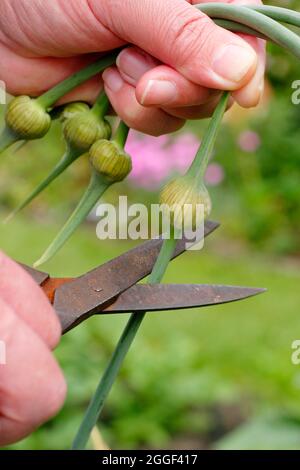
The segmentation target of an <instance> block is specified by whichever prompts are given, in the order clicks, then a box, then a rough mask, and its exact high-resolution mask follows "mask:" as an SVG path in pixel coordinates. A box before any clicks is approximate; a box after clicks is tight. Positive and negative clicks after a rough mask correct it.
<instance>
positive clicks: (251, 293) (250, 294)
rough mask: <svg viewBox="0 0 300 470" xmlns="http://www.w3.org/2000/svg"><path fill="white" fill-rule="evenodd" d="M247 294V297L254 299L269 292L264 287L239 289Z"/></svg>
mask: <svg viewBox="0 0 300 470" xmlns="http://www.w3.org/2000/svg"><path fill="white" fill-rule="evenodd" d="M240 289H242V290H243V291H244V293H245V297H253V296H254V295H259V294H263V293H264V292H266V291H267V289H265V288H264V287H239V290H240Z"/></svg>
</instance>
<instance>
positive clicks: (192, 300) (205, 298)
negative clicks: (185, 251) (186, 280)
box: [96, 284, 266, 314]
mask: <svg viewBox="0 0 300 470" xmlns="http://www.w3.org/2000/svg"><path fill="white" fill-rule="evenodd" d="M265 291H266V289H260V288H254V287H238V286H224V285H211V284H152V285H151V284H137V285H134V286H132V287H131V288H130V289H128V290H126V291H125V292H123V293H122V294H120V295H119V297H118V298H117V299H116V300H115V302H114V303H112V304H111V305H109V306H108V307H107V308H105V309H104V310H102V311H99V312H96V313H99V314H105V313H128V312H132V311H134V312H144V311H147V312H154V311H163V310H178V309H185V308H196V307H206V306H209V305H219V304H224V303H228V302H234V301H237V300H243V299H246V298H248V297H253V296H254V295H258V294H261V293H263V292H265Z"/></svg>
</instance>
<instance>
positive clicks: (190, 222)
mask: <svg viewBox="0 0 300 470" xmlns="http://www.w3.org/2000/svg"><path fill="white" fill-rule="evenodd" d="M160 203H161V204H165V205H166V206H168V210H169V211H170V219H171V223H172V225H173V226H174V227H175V228H178V229H181V228H183V224H184V228H190V229H195V228H197V227H196V226H197V223H198V224H199V223H201V218H200V217H199V205H200V204H201V205H203V210H204V219H206V218H207V217H208V216H209V214H210V212H211V208H212V204H211V199H210V196H209V193H208V191H207V189H206V187H205V185H204V183H202V184H201V185H200V186H199V184H197V183H196V182H195V180H194V179H193V178H190V177H188V176H181V177H179V178H176V179H174V180H172V181H170V182H169V183H168V184H167V185H166V186H165V187H164V189H163V190H162V192H161V196H160ZM188 205H189V206H188ZM197 215H198V217H197ZM197 219H198V220H197Z"/></svg>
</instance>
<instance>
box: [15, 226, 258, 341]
mask: <svg viewBox="0 0 300 470" xmlns="http://www.w3.org/2000/svg"><path fill="white" fill-rule="evenodd" d="M218 226H219V224H218V223H216V222H212V221H207V222H206V223H205V227H204V237H206V236H208V235H209V234H210V233H212V232H213V231H214V230H215V229H216V228H217V227H218ZM162 242H163V241H162V239H154V240H150V241H147V242H145V243H143V244H141V245H139V246H137V247H136V248H133V249H131V250H130V251H127V252H125V253H124V254H122V255H121V256H118V257H117V258H114V259H112V260H111V261H108V262H107V263H105V264H102V265H101V266H99V267H97V268H95V269H93V270H92V271H90V272H88V273H86V274H84V275H83V276H80V277H78V278H75V279H72V278H51V277H50V276H49V274H47V273H44V272H41V271H37V270H36V269H33V268H31V267H29V266H25V265H23V264H22V267H23V268H24V269H25V270H26V271H27V272H28V273H29V274H30V275H31V276H32V277H33V279H34V280H35V282H36V283H37V284H38V285H39V286H40V287H41V288H42V289H43V291H44V292H45V294H46V295H47V297H48V299H49V300H50V302H51V303H52V305H53V307H54V309H55V311H56V313H57V315H58V317H59V320H60V322H61V326H62V331H63V333H66V332H67V331H69V330H71V329H72V328H74V327H75V326H77V325H79V324H80V323H82V322H83V321H85V320H87V319H88V318H90V317H91V316H92V315H100V314H101V315H104V314H117V313H128V312H136V313H138V312H154V311H164V310H178V309H185V308H196V307H205V306H209V305H219V304H223V303H227V302H233V301H237V300H242V299H245V298H247V297H252V296H254V295H257V294H260V293H262V292H264V291H265V289H258V288H249V287H235V286H225V285H207V284H152V285H150V284H137V283H138V282H139V281H140V280H142V279H143V278H145V277H146V276H147V275H148V274H150V272H151V271H152V268H153V266H154V263H155V261H156V258H157V256H158V254H159V251H160V248H161V245H162ZM187 242H189V243H190V241H187V240H186V239H184V238H183V239H182V240H179V241H178V243H177V246H176V249H175V251H174V254H173V257H172V259H174V258H176V257H177V256H179V255H180V254H181V253H183V252H184V251H185V249H186V243H187Z"/></svg>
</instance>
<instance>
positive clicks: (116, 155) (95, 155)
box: [89, 139, 132, 183]
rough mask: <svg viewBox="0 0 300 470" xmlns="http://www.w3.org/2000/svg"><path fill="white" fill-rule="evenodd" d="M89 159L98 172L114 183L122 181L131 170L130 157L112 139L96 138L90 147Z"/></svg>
mask: <svg viewBox="0 0 300 470" xmlns="http://www.w3.org/2000/svg"><path fill="white" fill-rule="evenodd" d="M89 155H90V161H91V164H92V166H93V167H94V168H95V170H96V171H97V172H98V173H101V174H102V175H103V176H104V177H105V178H106V179H107V180H108V181H112V182H114V183H116V182H118V181H122V180H123V179H125V178H126V176H127V175H128V174H129V173H130V172H131V169H132V162H131V157H130V155H128V154H127V153H126V152H124V150H122V149H120V148H119V147H118V145H117V144H116V143H115V142H114V141H108V140H103V139H102V140H98V141H97V142H95V143H94V145H93V146H92V147H91V149H90V152H89Z"/></svg>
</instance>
